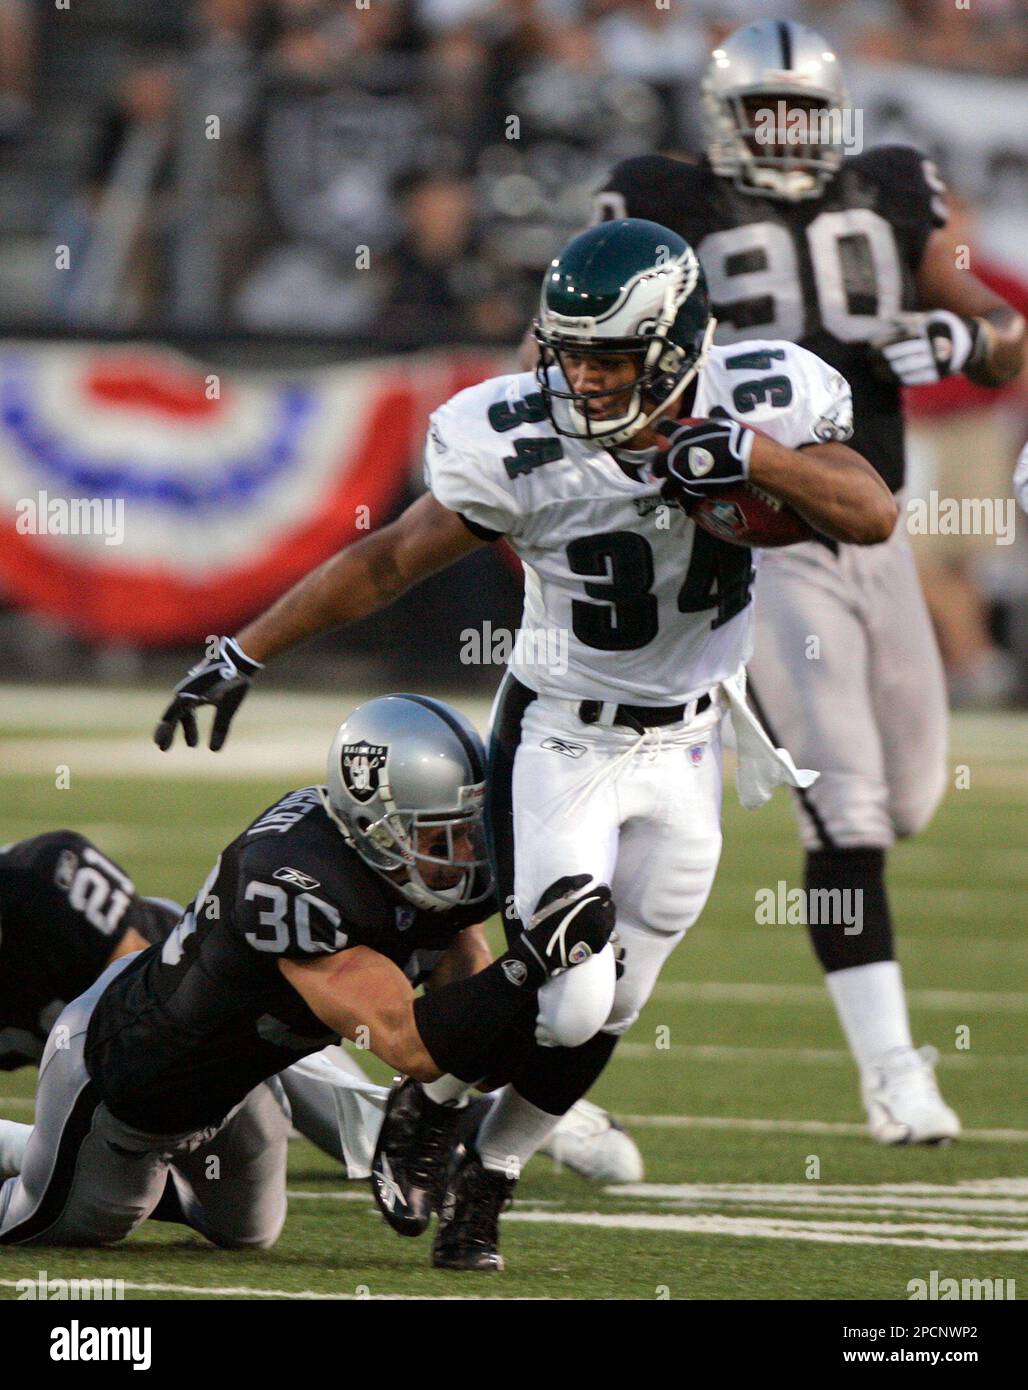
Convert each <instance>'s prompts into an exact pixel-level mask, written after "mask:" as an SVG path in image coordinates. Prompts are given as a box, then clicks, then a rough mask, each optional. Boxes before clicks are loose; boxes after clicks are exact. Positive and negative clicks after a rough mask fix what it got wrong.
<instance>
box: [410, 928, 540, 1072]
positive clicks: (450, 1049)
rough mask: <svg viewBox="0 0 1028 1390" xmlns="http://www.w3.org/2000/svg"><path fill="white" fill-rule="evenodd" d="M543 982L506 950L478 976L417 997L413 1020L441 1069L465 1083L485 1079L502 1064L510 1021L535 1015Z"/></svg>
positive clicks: (520, 959) (521, 961)
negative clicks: (503, 1048)
mask: <svg viewBox="0 0 1028 1390" xmlns="http://www.w3.org/2000/svg"><path fill="white" fill-rule="evenodd" d="M539 973H540V975H541V973H542V972H541V971H540V972H539ZM540 983H542V980H534V979H533V980H530V979H529V975H528V971H527V969H526V967H525V965H524V962H523V960H522V958H521V955H520V954H519V953H516V952H511V951H508V952H507V954H506V955H505V956H501V957H500V959H499V960H495V961H493V963H492V965H490V966H488V967H487V968H486V969H485V970H480V971H479V972H478V974H477V975H470V976H468V978H467V979H466V980H454V982H453V983H452V984H449V985H443V987H442V988H441V989H433V990H430V991H428V992H427V993H426V994H423V995H421V996H420V997H419V998H418V999H415V1001H414V1022H415V1023H416V1024H417V1029H418V1033H419V1034H420V1035H421V1041H422V1042H423V1043H424V1044H425V1046H426V1048H427V1049H428V1051H429V1054H430V1055H431V1057H432V1060H433V1061H434V1062H435V1064H436V1066H437V1067H438V1068H439V1070H440V1071H441V1072H443V1073H444V1075H445V1074H449V1075H450V1076H456V1077H457V1078H458V1079H459V1080H461V1081H467V1082H474V1081H478V1080H479V1079H480V1078H481V1077H483V1076H485V1075H487V1073H488V1072H490V1071H491V1070H492V1069H493V1068H494V1067H495V1066H496V1065H497V1064H498V1062H499V1060H500V1053H501V1050H502V1044H503V1043H504V1042H505V1041H506V1038H505V1034H506V1033H507V1030H508V1028H509V1027H510V1025H511V1023H513V1021H514V1020H515V1019H516V1018H517V1017H518V1016H519V1015H520V1014H522V1013H523V1012H524V1011H525V1010H527V1009H531V1010H532V1011H533V1012H534V1010H535V1007H536V990H537V988H538V985H539V984H540Z"/></svg>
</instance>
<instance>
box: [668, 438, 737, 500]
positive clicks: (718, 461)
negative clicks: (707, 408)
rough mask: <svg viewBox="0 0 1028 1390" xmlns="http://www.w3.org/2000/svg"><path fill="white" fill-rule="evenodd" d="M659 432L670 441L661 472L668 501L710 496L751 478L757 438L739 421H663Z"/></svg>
mask: <svg viewBox="0 0 1028 1390" xmlns="http://www.w3.org/2000/svg"><path fill="white" fill-rule="evenodd" d="M657 433H658V434H662V435H663V436H664V437H665V439H667V440H668V449H667V453H666V455H665V456H664V459H663V460H662V467H661V469H660V471H661V472H664V471H665V470H666V473H667V480H666V482H665V483H664V487H663V489H662V492H663V496H664V499H665V501H668V502H681V501H683V500H684V499H692V500H695V499H696V498H697V497H707V496H709V495H710V494H711V493H717V492H719V491H720V490H721V489H722V488H726V487H731V485H732V484H733V483H744V482H745V481H746V479H747V478H748V477H749V472H750V452H751V450H752V449H753V439H754V435H753V431H752V430H748V429H746V428H745V427H744V426H743V425H740V424H739V423H738V421H736V420H704V421H703V422H702V424H698V425H693V424H682V423H681V422H679V421H676V420H662V421H661V422H660V424H659V425H658V426H657Z"/></svg>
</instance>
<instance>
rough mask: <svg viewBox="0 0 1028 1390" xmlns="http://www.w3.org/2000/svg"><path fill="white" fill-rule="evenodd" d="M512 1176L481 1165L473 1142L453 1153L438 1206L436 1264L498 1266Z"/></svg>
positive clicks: (438, 1266) (513, 1181) (513, 1183)
mask: <svg viewBox="0 0 1028 1390" xmlns="http://www.w3.org/2000/svg"><path fill="white" fill-rule="evenodd" d="M516 1186H517V1179H516V1178H505V1177H504V1176H503V1174H502V1173H493V1172H491V1171H490V1170H489V1169H488V1168H484V1167H483V1166H482V1160H481V1159H480V1158H479V1156H478V1154H477V1153H476V1152H475V1150H474V1149H472V1148H467V1149H463V1150H461V1149H458V1151H457V1153H456V1154H455V1155H454V1159H453V1166H452V1167H451V1168H450V1173H449V1177H448V1179H447V1185H446V1195H445V1196H444V1198H443V1202H442V1206H441V1207H440V1208H439V1229H438V1230H437V1231H436V1237H435V1243H434V1244H433V1246H432V1263H433V1264H434V1265H435V1267H436V1269H481V1270H501V1269H502V1268H503V1256H502V1255H501V1254H500V1251H499V1244H500V1232H499V1222H500V1212H501V1211H504V1210H505V1209H506V1208H507V1207H508V1206H509V1205H510V1203H511V1199H512V1197H513V1195H514V1189H515V1187H516Z"/></svg>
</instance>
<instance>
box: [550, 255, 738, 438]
mask: <svg viewBox="0 0 1028 1390" xmlns="http://www.w3.org/2000/svg"><path fill="white" fill-rule="evenodd" d="M557 264H559V262H558V263H557ZM548 278H549V274H548V276H547V279H544V281H543V294H542V302H541V305H540V312H539V317H538V318H537V319H536V320H535V323H534V324H533V336H534V338H535V341H536V343H537V344H538V346H539V359H538V362H537V364H536V368H535V376H536V381H537V382H538V383H539V389H540V392H541V393H542V396H543V399H544V400H545V402H546V406H547V410H548V412H549V415H550V419H551V421H552V423H553V426H554V429H555V430H556V431H557V433H558V434H562V435H565V436H568V437H570V438H572V439H587V440H593V441H595V442H596V443H597V444H600V445H602V446H604V447H607V446H611V445H618V444H626V443H628V442H629V441H630V440H631V439H632V438H633V437H634V436H635V435H637V434H639V433H640V431H642V430H644V429H645V428H646V427H647V426H648V425H650V424H652V423H653V421H654V420H656V419H658V418H659V417H660V416H661V415H663V414H664V413H665V412H666V409H667V407H668V406H669V405H670V404H672V403H673V402H674V401H675V400H677V399H678V398H679V397H680V396H681V394H682V392H683V391H684V390H685V389H686V387H687V386H688V385H689V383H690V382H691V381H692V380H693V378H694V377H695V376H696V374H697V372H699V371H700V369H701V367H702V366H703V363H704V361H705V360H706V356H707V353H708V351H709V349H710V344H711V341H712V339H713V336H714V328H715V326H716V324H715V321H714V319H713V318H711V317H710V315H709V307H707V305H706V292H705V290H700V287H701V283H702V276H701V272H700V269H699V262H698V261H697V259H696V256H695V253H694V252H693V251H692V249H691V248H690V247H688V246H687V247H685V250H684V252H683V253H682V254H681V255H680V256H678V257H677V258H676V259H674V260H668V261H667V262H665V263H664V264H661V265H654V266H650V267H646V268H645V269H643V270H641V271H639V272H638V273H637V274H636V275H635V276H634V277H632V279H631V280H629V282H628V283H627V284H626V285H625V286H624V287H623V290H622V297H621V299H620V301H619V302H618V303H617V304H616V305H615V306H614V307H613V309H611V310H610V311H608V312H607V313H604V314H602V315H599V316H597V317H595V318H593V317H588V316H584V315H583V316H581V317H579V316H577V315H565V314H561V313H558V312H556V311H554V310H553V309H551V308H550V307H549V306H548V304H547V280H548ZM655 284H656V285H659V286H660V288H661V290H662V294H661V298H660V300H659V302H658V304H657V305H656V306H655V309H656V311H655V312H653V311H652V309H651V312H650V315H649V317H647V318H646V319H644V320H643V321H641V322H639V323H637V324H635V325H633V327H634V328H635V331H634V332H631V333H627V334H626V333H625V332H624V327H625V326H626V325H625V322H624V319H625V312H624V311H625V309H626V305H629V304H630V303H631V299H632V295H633V292H635V291H636V290H643V291H645V290H649V291H650V295H649V298H650V300H651V303H652V289H653V287H654V285H655ZM698 290H700V293H701V294H702V298H703V304H704V312H705V314H706V321H705V323H704V324H703V325H702V328H701V330H700V331H698V332H694V333H693V334H691V335H687V336H685V337H684V338H683V339H682V340H681V341H675V337H676V336H680V326H679V325H678V324H677V320H678V318H679V314H680V311H681V310H682V306H683V305H685V303H686V301H687V300H689V298H690V296H693V295H694V294H696V293H697V291H698ZM676 330H677V332H676ZM572 353H573V354H575V355H577V356H593V355H595V356H597V357H612V356H631V357H634V358H636V359H637V362H638V370H637V371H636V374H635V376H634V378H633V379H632V380H630V381H628V382H625V383H622V384H620V385H618V386H613V387H605V388H603V389H600V390H595V391H575V390H573V389H572V387H571V377H570V375H569V373H568V371H567V368H566V366H565V362H564V358H565V356H566V355H568V354H572ZM554 368H556V369H557V371H559V373H560V379H561V381H562V383H563V385H561V384H559V383H558V382H555V380H554V376H555V373H554V370H553V369H554ZM626 395H627V397H628V401H627V405H626V407H625V409H624V410H623V411H620V412H619V413H618V414H616V415H612V416H603V415H599V414H596V413H595V412H594V411H593V410H592V409H591V407H592V406H593V405H594V404H596V403H598V402H603V401H607V400H611V399H612V398H617V397H621V396H626ZM557 402H560V403H561V405H562V406H563V410H561V409H556V410H555V409H554V405H555V403H557ZM562 417H563V418H562Z"/></svg>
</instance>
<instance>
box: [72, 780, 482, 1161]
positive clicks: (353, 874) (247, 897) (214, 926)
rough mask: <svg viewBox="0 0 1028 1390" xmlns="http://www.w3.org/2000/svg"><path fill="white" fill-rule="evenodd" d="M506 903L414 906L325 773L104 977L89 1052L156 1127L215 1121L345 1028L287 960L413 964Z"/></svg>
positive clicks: (130, 1111) (122, 1109)
mask: <svg viewBox="0 0 1028 1390" xmlns="http://www.w3.org/2000/svg"><path fill="white" fill-rule="evenodd" d="M492 910H493V908H492V907H491V906H490V905H489V904H483V903H476V904H473V905H466V906H458V907H455V908H454V909H452V910H451V911H443V912H431V911H426V910H422V909H419V908H415V907H413V906H412V905H411V904H410V903H408V902H407V900H406V899H405V898H404V897H403V896H402V895H401V894H400V892H399V891H398V890H397V889H395V888H393V887H392V885H391V884H389V883H388V882H387V880H385V879H384V878H382V877H381V875H379V874H377V873H375V872H374V870H373V869H370V868H369V867H368V866H367V865H366V864H365V863H364V861H363V860H362V859H361V858H360V856H359V855H358V854H357V853H356V851H354V850H353V849H351V848H350V847H349V846H348V845H347V843H346V841H345V840H344V839H343V837H342V835H341V834H340V832H339V830H338V829H337V828H336V826H335V824H334V823H333V821H332V820H331V819H330V818H329V816H328V815H327V813H326V812H325V810H324V808H323V806H322V804H321V799H320V796H319V794H318V788H317V787H306V788H303V789H302V790H300V791H295V792H291V793H290V794H289V795H288V796H285V797H283V798H282V800H280V801H278V802H276V803H275V805H273V806H271V807H270V808H269V809H268V810H267V811H265V812H264V813H263V814H262V815H261V816H259V817H258V818H257V820H256V821H254V822H253V824H252V825H251V826H250V827H249V828H248V829H247V830H245V831H244V832H243V833H242V834H241V835H240V836H238V837H237V838H236V839H235V840H233V841H232V843H231V844H230V845H229V846H228V847H227V848H226V849H225V850H224V851H223V852H222V854H221V855H220V856H219V858H218V860H217V862H216V863H215V865H214V867H213V868H212V869H211V872H210V874H209V875H208V877H207V880H206V882H205V883H204V885H203V887H202V888H201V889H200V891H199V893H198V894H197V896H196V899H195V900H194V902H193V903H192V905H191V906H190V907H189V908H188V909H187V910H186V912H185V914H184V916H183V917H182V919H181V921H180V922H179V923H178V925H177V926H176V927H175V929H174V930H173V931H172V933H171V935H170V936H169V937H168V939H167V940H166V941H165V942H164V944H163V945H157V946H153V947H151V948H150V949H149V950H147V951H141V952H140V953H139V955H138V956H137V957H136V958H135V959H134V960H133V961H132V962H131V964H129V965H128V966H126V967H125V969H124V970H123V971H122V972H121V973H120V974H119V975H117V976H116V977H115V978H114V979H113V980H112V981H111V983H110V985H109V986H108V987H107V989H106V990H105V991H104V993H103V995H102V996H101V998H100V1000H99V1001H98V1003H97V1005H96V1008H95V1009H94V1012H93V1016H92V1019H91V1021H90V1026H89V1031H88V1034H87V1038H86V1065H87V1068H88V1070H89V1072H90V1075H91V1076H92V1078H93V1080H94V1082H95V1083H96V1085H97V1087H98V1089H99V1091H100V1094H101V1095H102V1096H103V1098H104V1100H105V1101H106V1103H107V1105H108V1107H109V1108H110V1109H111V1111H112V1112H113V1113H114V1114H115V1115H117V1116H118V1118H119V1119H122V1120H124V1121H125V1122H126V1123H128V1124H131V1125H135V1126H136V1127H137V1128H139V1129H143V1130H146V1131H148V1132H150V1133H154V1134H176V1133H184V1132H187V1131H192V1130H198V1129H205V1128H207V1127H208V1126H211V1125H215V1124H218V1123H220V1122H221V1120H222V1119H223V1118H224V1117H225V1115H226V1114H227V1113H228V1112H229V1111H230V1110H231V1109H232V1107H233V1106H234V1105H236V1104H238V1102H239V1101H241V1100H242V1099H243V1097H244V1096H245V1095H246V1094H247V1093H248V1092H249V1091H250V1090H252V1089H253V1087H254V1086H256V1085H257V1084H258V1082H260V1081H263V1080H265V1079H266V1078H267V1077H269V1076H273V1075H274V1074H275V1073H276V1072H279V1071H282V1070H283V1069H284V1068H285V1067H288V1066H289V1065H291V1063H293V1062H295V1061H297V1060H298V1059H299V1058H300V1057H304V1056H306V1055H307V1054H308V1053H310V1052H316V1051H318V1050H319V1049H320V1048H322V1047H325V1046H326V1045H327V1044H328V1043H332V1042H338V1037H337V1036H336V1035H335V1034H333V1033H332V1032H331V1031H330V1030H329V1029H327V1028H326V1027H325V1025H324V1023H322V1022H321V1021H320V1019H318V1018H317V1017H315V1015H314V1014H313V1013H312V1012H311V1011H310V1009H308V1007H307V1005H306V1004H305V1003H304V1001H303V1000H302V999H301V997H300V995H299V994H298V993H297V992H296V990H294V989H293V987H292V986H291V985H290V984H289V983H288V982H287V981H286V979H285V977H284V976H283V974H282V972H281V971H280V970H279V968H278V963H279V961H280V960H282V959H288V960H306V959H316V958H317V957H318V956H322V955H325V954H332V953H335V952H338V951H345V950H347V949H349V948H351V947H353V946H369V947H371V948H372V949H373V950H375V951H378V952H380V953H381V954H382V955H384V956H387V957H388V958H389V959H390V960H391V961H393V962H394V963H395V964H396V965H397V966H399V967H400V969H405V968H408V969H410V967H411V966H412V964H413V963H414V962H418V963H422V964H423V963H424V961H425V959H426V956H427V957H428V958H429V959H432V958H433V957H435V958H437V954H438V953H439V952H441V951H443V950H445V949H446V948H447V947H448V946H449V945H450V943H451V942H452V941H453V938H454V937H455V936H456V935H457V933H458V932H460V931H462V930H463V929H464V928H465V927H467V926H470V925H471V924H472V923H474V922H477V921H481V920H482V918H483V917H485V916H488V915H489V913H490V912H491V911H492Z"/></svg>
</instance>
